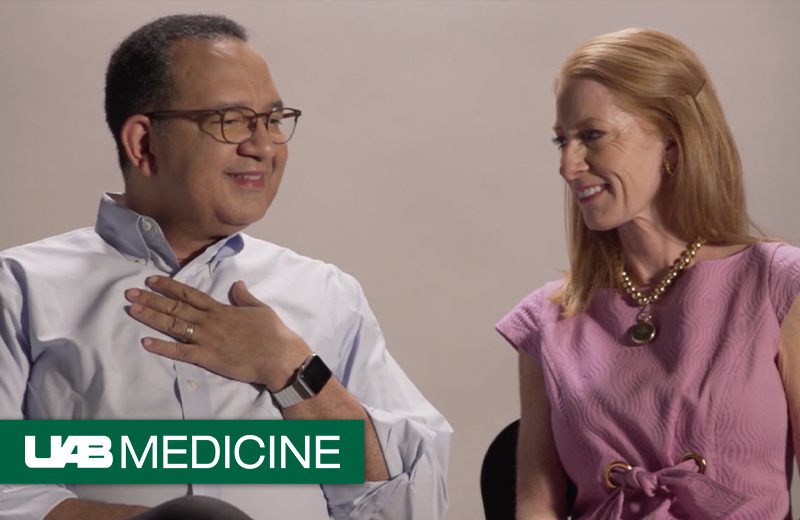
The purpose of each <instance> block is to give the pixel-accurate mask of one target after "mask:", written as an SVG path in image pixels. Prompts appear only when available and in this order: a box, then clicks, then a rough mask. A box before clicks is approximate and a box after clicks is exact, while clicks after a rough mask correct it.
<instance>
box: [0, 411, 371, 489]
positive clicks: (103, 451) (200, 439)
mask: <svg viewBox="0 0 800 520" xmlns="http://www.w3.org/2000/svg"><path fill="white" fill-rule="evenodd" d="M0 446H4V447H5V453H4V455H3V457H0V483H2V484H188V483H192V484H361V483H363V482H364V421H282V420H275V421H77V420H76V421H0Z"/></svg>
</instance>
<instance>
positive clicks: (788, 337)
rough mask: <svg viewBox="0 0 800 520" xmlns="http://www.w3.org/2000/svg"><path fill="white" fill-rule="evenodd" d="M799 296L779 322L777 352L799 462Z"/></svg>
mask: <svg viewBox="0 0 800 520" xmlns="http://www.w3.org/2000/svg"><path fill="white" fill-rule="evenodd" d="M798 302H800V296H798V297H797V298H796V299H795V300H794V303H793V304H792V307H791V308H790V309H789V312H788V314H786V317H785V318H784V319H783V324H781V344H780V351H779V353H778V370H779V371H780V373H781V379H783V388H784V390H785V391H786V401H787V402H788V404H789V420H790V421H791V424H792V443H793V445H794V456H795V459H796V460H798V462H800V458H798V456H799V455H800V303H798Z"/></svg>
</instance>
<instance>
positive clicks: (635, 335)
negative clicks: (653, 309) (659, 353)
mask: <svg viewBox="0 0 800 520" xmlns="http://www.w3.org/2000/svg"><path fill="white" fill-rule="evenodd" d="M630 334H631V341H633V342H634V343H636V344H637V345H646V344H648V343H650V342H651V341H653V340H654V339H655V337H656V326H655V325H653V324H652V323H651V322H650V320H649V319H647V318H639V320H638V321H637V322H636V325H634V326H633V327H631V332H630Z"/></svg>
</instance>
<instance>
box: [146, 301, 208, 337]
mask: <svg viewBox="0 0 800 520" xmlns="http://www.w3.org/2000/svg"><path fill="white" fill-rule="evenodd" d="M130 312H131V316H133V317H134V318H136V319H137V320H139V321H141V322H142V323H144V324H145V325H147V326H148V327H152V328H154V329H156V330H158V331H161V332H163V333H165V334H169V335H170V336H172V337H173V338H176V339H179V340H181V341H189V342H192V343H197V339H198V335H199V331H198V326H197V323H196V322H192V321H189V320H186V319H182V318H178V317H176V316H170V315H168V314H164V313H162V312H159V311H157V310H153V309H151V308H148V307H145V306H144V305H141V304H140V303H134V304H133V305H131V308H130ZM190 324H191V329H190V328H189V325H190Z"/></svg>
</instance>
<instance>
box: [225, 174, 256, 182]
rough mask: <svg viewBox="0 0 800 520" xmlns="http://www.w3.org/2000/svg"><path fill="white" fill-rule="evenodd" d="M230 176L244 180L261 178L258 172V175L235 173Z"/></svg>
mask: <svg viewBox="0 0 800 520" xmlns="http://www.w3.org/2000/svg"><path fill="white" fill-rule="evenodd" d="M231 177H233V178H234V179H244V180H246V181H257V180H258V179H260V178H261V174H260V173H259V174H258V175H241V174H236V175H231Z"/></svg>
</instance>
